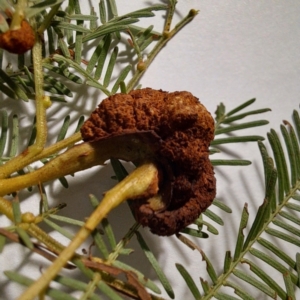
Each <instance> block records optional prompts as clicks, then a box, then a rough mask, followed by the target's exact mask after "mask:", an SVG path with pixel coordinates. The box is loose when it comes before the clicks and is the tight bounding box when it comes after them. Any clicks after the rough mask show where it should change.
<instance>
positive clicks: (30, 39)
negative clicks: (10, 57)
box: [0, 19, 35, 54]
mask: <svg viewBox="0 0 300 300" xmlns="http://www.w3.org/2000/svg"><path fill="white" fill-rule="evenodd" d="M7 23H8V25H10V23H11V19H7ZM34 43H35V33H34V31H33V29H32V27H31V26H30V25H29V23H28V22H27V21H26V20H22V21H21V23H20V28H18V29H9V30H7V31H6V32H3V33H0V48H3V49H5V50H6V51H8V52H11V53H15V54H23V53H25V52H26V51H28V50H30V49H32V47H33V45H34Z"/></svg>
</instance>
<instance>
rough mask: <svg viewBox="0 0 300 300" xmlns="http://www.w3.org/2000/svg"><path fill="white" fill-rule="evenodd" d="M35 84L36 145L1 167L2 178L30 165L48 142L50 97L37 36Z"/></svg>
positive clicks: (34, 57) (34, 64) (0, 176)
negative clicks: (47, 117)
mask: <svg viewBox="0 0 300 300" xmlns="http://www.w3.org/2000/svg"><path fill="white" fill-rule="evenodd" d="M31 25H32V27H33V28H35V27H36V24H35V21H34V20H32V21H31ZM32 56H33V69H34V83H35V105H36V128H37V134H36V141H35V144H34V145H32V146H30V147H29V148H28V149H26V150H25V151H23V152H22V153H21V154H20V155H18V156H16V157H15V158H13V159H11V160H10V161H9V162H7V163H6V164H5V165H3V166H1V167H0V178H5V177H7V176H9V175H10V174H11V173H13V172H15V171H17V170H20V169H22V167H23V166H27V165H29V164H30V163H31V162H32V160H33V158H34V157H35V156H36V155H37V154H39V153H41V151H42V150H43V149H44V146H45V144H46V140H47V122H46V109H47V107H48V106H49V97H48V96H45V94H44V90H43V84H44V73H43V69H42V41H41V38H40V37H39V35H37V34H36V42H35V44H34V46H33V48H32Z"/></svg>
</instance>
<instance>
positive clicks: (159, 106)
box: [81, 88, 216, 235]
mask: <svg viewBox="0 0 300 300" xmlns="http://www.w3.org/2000/svg"><path fill="white" fill-rule="evenodd" d="M143 131H152V132H154V133H155V134H156V135H158V136H159V138H160V140H159V142H158V145H155V147H154V148H153V149H154V150H153V151H154V157H155V161H156V163H157V164H158V165H159V167H160V168H161V173H162V174H163V175H162V178H161V184H160V186H161V191H160V193H161V197H162V201H163V205H162V206H159V208H155V206H153V205H151V203H150V202H151V201H150V200H149V199H143V200H135V201H132V203H131V206H132V208H133V211H134V214H135V218H136V220H137V221H138V222H139V223H141V224H142V225H143V226H148V227H149V228H150V230H151V231H152V232H153V233H155V234H158V235H172V234H174V233H177V232H179V231H180V230H181V229H183V228H185V227H186V226H188V225H189V224H191V223H193V221H195V219H197V218H198V216H199V215H200V213H201V212H203V211H205V209H206V208H207V207H208V206H209V205H210V204H211V202H212V201H213V199H214V197H215V193H216V181H215V177H214V172H213V167H212V165H211V163H210V161H209V157H208V155H209V153H208V147H209V144H210V142H211V141H212V139H213V137H214V121H213V118H212V117H211V115H210V113H209V112H208V111H207V110H206V108H205V107H204V106H203V105H202V104H201V103H200V102H199V101H198V99H197V98H196V97H194V96H193V95H192V94H191V93H189V92H185V91H184V92H174V93H167V92H164V91H161V90H153V89H150V88H145V89H141V90H135V91H132V92H130V93H129V94H116V95H114V96H111V97H109V98H107V99H105V100H103V101H102V102H101V103H100V104H99V106H98V108H97V109H96V110H95V111H94V112H93V113H92V115H91V116H90V118H89V119H88V120H87V121H86V122H85V124H84V125H83V127H82V130H81V133H82V137H83V139H84V141H89V142H92V141H97V140H99V139H103V138H108V137H109V136H110V135H112V134H113V135H115V134H124V133H130V132H143ZM151 146H153V145H151ZM137 150H138V149H137Z"/></svg>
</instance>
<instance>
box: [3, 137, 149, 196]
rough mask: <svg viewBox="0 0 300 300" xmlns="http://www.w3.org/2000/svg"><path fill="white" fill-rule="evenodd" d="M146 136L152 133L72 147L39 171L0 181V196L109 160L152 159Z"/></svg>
mask: <svg viewBox="0 0 300 300" xmlns="http://www.w3.org/2000/svg"><path fill="white" fill-rule="evenodd" d="M149 135H150V136H152V135H151V133H150V134H148V135H147V134H144V135H140V136H139V135H136V134H131V135H130V134H128V135H122V136H117V137H113V138H107V139H102V140H99V141H97V142H91V143H87V142H86V143H81V144H78V145H75V146H73V147H71V148H70V149H69V150H67V151H66V152H64V153H62V154H60V155H59V156H58V157H56V158H54V159H52V160H51V161H50V162H49V163H47V164H46V165H45V166H43V167H42V168H40V169H38V170H35V171H33V172H31V173H28V174H26V175H22V176H17V177H12V178H6V179H0V196H4V195H7V194H10V193H12V192H17V191H19V190H22V189H24V188H26V187H29V186H34V185H37V184H39V183H42V182H47V181H50V180H53V179H56V178H60V177H63V176H65V175H68V174H74V173H76V172H78V171H81V170H85V169H88V168H91V167H93V166H96V165H100V164H104V162H105V161H106V160H108V159H110V158H111V157H116V158H121V159H124V160H127V161H136V162H141V161H145V160H147V159H149V158H150V159H151V154H152V151H151V146H150V145H149V144H148V143H150V141H149V140H148V139H147V138H149Z"/></svg>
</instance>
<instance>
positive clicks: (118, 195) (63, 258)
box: [18, 163, 158, 300]
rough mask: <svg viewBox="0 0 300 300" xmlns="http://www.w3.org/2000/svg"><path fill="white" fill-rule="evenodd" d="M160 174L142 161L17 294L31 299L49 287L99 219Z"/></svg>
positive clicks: (22, 298) (139, 192) (152, 165)
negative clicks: (36, 277) (36, 278)
mask: <svg viewBox="0 0 300 300" xmlns="http://www.w3.org/2000/svg"><path fill="white" fill-rule="evenodd" d="M157 175H158V171H157V168H156V166H155V165H154V164H152V163H148V164H143V165H141V166H140V167H138V168H137V169H135V170H134V171H133V172H132V173H131V174H129V175H128V176H127V177H126V178H125V179H124V180H122V181H121V182H120V183H118V184H117V185H116V186H115V187H113V188H112V189H111V190H109V191H108V192H107V193H106V194H105V196H104V198H103V200H102V202H101V203H100V204H99V206H98V207H97V208H96V210H95V211H94V212H93V213H92V215H91V216H90V217H89V219H88V220H87V222H86V223H85V225H84V226H83V227H82V228H81V229H80V230H79V231H78V233H77V234H76V236H75V237H74V239H73V240H72V241H71V243H70V244H69V246H68V247H66V248H65V249H64V250H63V251H62V252H61V254H60V255H59V256H58V258H57V259H56V260H55V261H54V263H53V264H52V265H51V266H50V267H49V268H48V269H47V270H46V271H45V272H44V273H43V274H42V276H41V277H40V278H39V279H38V280H37V281H35V282H34V283H33V284H32V285H31V286H30V287H29V288H28V289H27V290H26V291H25V292H24V293H23V294H22V295H21V296H20V297H19V298H18V300H32V299H34V297H35V296H37V295H38V294H40V293H41V292H43V291H44V290H46V289H47V287H48V286H49V284H50V282H51V280H52V279H53V278H54V277H55V276H57V274H58V273H59V271H60V270H61V268H63V266H64V265H65V264H66V263H67V262H68V260H70V259H71V258H72V257H73V255H74V253H75V251H76V249H77V248H78V247H79V246H80V245H81V244H82V243H83V242H84V241H85V240H86V238H87V237H88V236H89V235H90V233H91V232H92V231H93V230H94V229H95V228H96V226H97V225H98V223H99V222H101V221H102V220H103V218H104V217H106V216H107V214H108V213H109V212H110V211H111V210H113V209H114V208H115V207H116V206H118V205H120V204H121V203H122V202H124V201H126V200H127V199H134V198H137V197H138V196H140V195H143V194H144V193H145V192H147V190H148V189H149V187H150V186H152V185H153V182H154V181H156V180H157Z"/></svg>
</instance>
